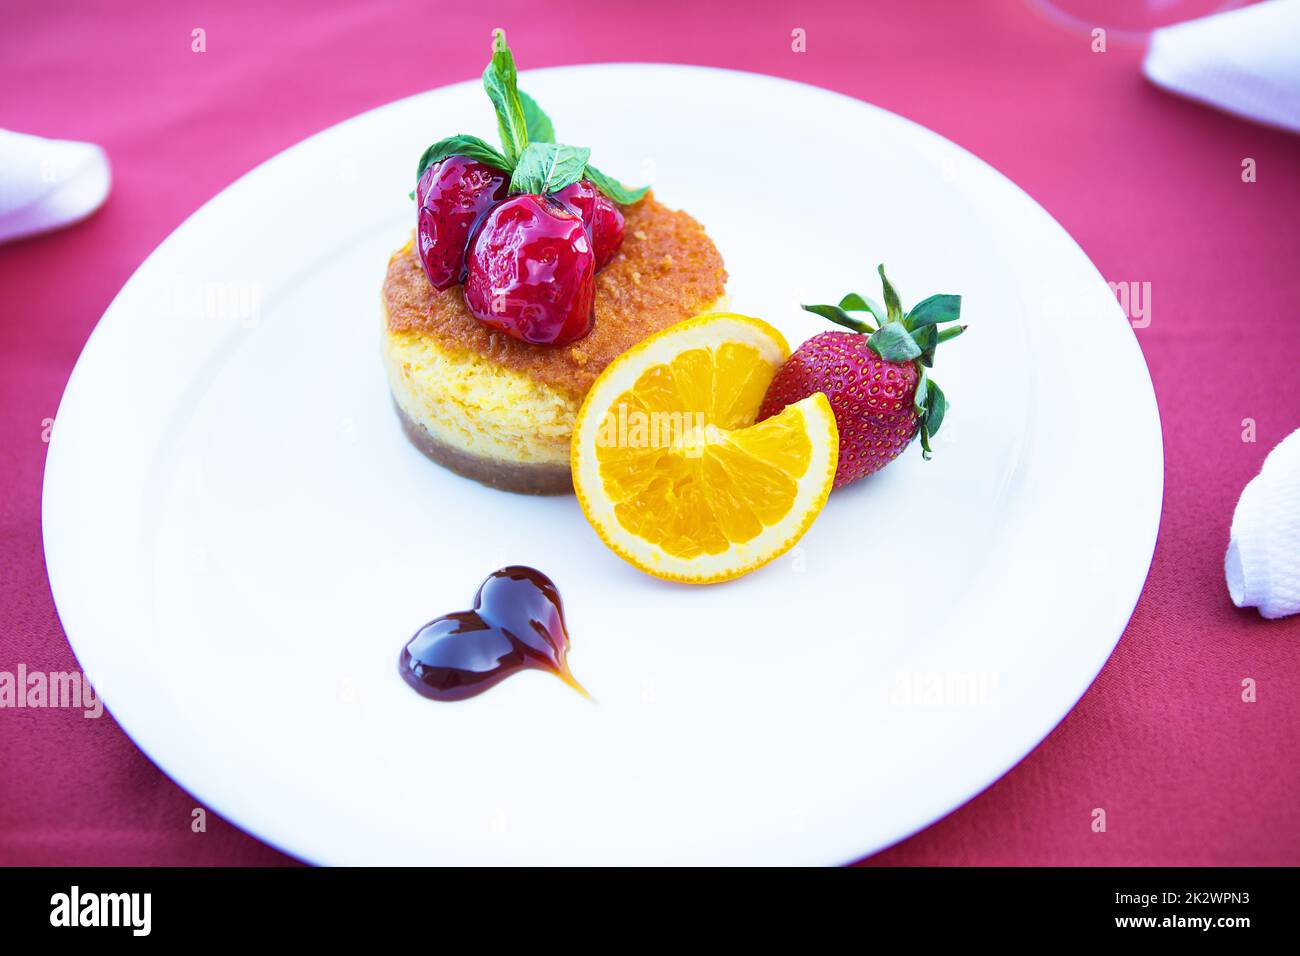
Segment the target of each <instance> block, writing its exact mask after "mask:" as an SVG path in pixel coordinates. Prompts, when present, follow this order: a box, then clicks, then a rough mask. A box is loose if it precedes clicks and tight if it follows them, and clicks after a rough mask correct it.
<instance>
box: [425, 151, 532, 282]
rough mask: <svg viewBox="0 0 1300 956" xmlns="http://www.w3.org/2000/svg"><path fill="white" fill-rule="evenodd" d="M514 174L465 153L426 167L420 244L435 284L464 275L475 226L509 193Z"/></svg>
mask: <svg viewBox="0 0 1300 956" xmlns="http://www.w3.org/2000/svg"><path fill="white" fill-rule="evenodd" d="M509 188H510V174H509V173H507V172H506V171H505V170H502V169H495V168H493V167H492V166H488V165H486V164H484V163H479V162H475V161H474V160H472V159H466V158H465V157H464V156H448V157H447V158H446V159H443V160H440V161H439V162H436V163H434V164H433V165H431V166H430V167H429V168H428V169H426V170H425V171H424V175H423V176H421V177H420V183H419V185H418V186H416V188H415V197H416V199H417V200H419V203H420V213H419V218H418V220H417V224H416V230H415V235H416V246H417V248H418V250H419V253H420V262H421V263H423V264H424V271H425V274H426V275H428V277H429V281H430V282H432V283H433V286H434V288H435V289H446V288H449V287H451V286H453V285H455V284H456V283H458V282H463V281H465V250H466V248H467V247H468V245H469V237H470V232H471V231H472V230H473V229H474V226H475V225H476V224H477V223H478V221H479V219H480V218H481V217H482V216H483V214H484V213H485V212H487V211H488V209H489V208H490V207H491V206H492V204H493V203H495V202H500V201H501V200H502V199H505V198H506V196H507V194H508V192H509Z"/></svg>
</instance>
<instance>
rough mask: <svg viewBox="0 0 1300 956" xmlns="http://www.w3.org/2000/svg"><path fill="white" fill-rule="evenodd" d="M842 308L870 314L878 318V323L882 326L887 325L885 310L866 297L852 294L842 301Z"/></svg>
mask: <svg viewBox="0 0 1300 956" xmlns="http://www.w3.org/2000/svg"><path fill="white" fill-rule="evenodd" d="M840 308H841V309H845V310H847V311H849V312H870V313H871V314H872V315H874V316H875V317H876V321H877V322H879V323H880V324H881V325H884V324H885V310H884V309H882V308H881V307H880V306H879V305H877V304H876V302H875V300H873V299H868V298H867V297H866V296H865V295H858V294H857V293H856V292H850V293H849V294H848V295H846V296H845V297H844V298H842V299H840Z"/></svg>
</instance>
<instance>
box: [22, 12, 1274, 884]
mask: <svg viewBox="0 0 1300 956" xmlns="http://www.w3.org/2000/svg"><path fill="white" fill-rule="evenodd" d="M4 6H5V7H6V9H5V10H4V11H3V21H4V28H3V29H2V30H0V126H4V127H9V128H13V129H18V130H22V131H25V132H32V133H39V134H44V135H48V136H56V137H68V138H76V139H87V140H91V141H94V142H98V143H101V144H103V145H104V146H105V147H106V148H107V150H108V152H109V154H110V156H111V158H112V161H113V166H114V172H115V187H114V192H113V195H112V197H111V199H110V200H109V202H108V204H107V206H106V207H105V208H104V209H103V210H102V211H101V212H100V213H99V214H98V215H97V216H96V217H94V218H93V219H91V220H90V221H88V222H87V223H85V224H83V225H81V226H78V227H75V228H73V229H70V230H67V231H65V232H61V233H57V234H53V235H48V236H44V237H40V238H35V239H30V240H26V241H23V242H18V243H14V244H11V245H8V246H4V247H0V302H2V303H3V308H2V309H0V399H2V401H0V437H2V441H0V482H2V484H0V489H2V490H0V535H2V538H0V670H8V671H14V670H16V669H17V666H18V664H19V663H20V662H23V663H26V664H27V666H28V667H29V668H30V669H42V670H65V669H68V668H70V667H73V666H75V665H74V661H73V659H72V655H71V652H70V650H69V648H68V645H67V642H66V639H65V638H64V635H63V632H62V630H61V629H60V627H59V622H58V620H57V618H56V616H55V612H54V607H53V604H52V603H51V599H50V592H49V587H48V584H47V581H46V576H45V568H44V564H43V560H42V552H41V528H40V511H39V508H40V493H41V474H42V468H43V463H44V457H45V445H44V444H43V442H42V438H41V432H42V420H43V419H45V418H48V417H51V416H53V415H54V412H55V409H56V407H57V404H58V401H59V396H60V394H61V393H62V390H63V386H64V383H65V382H66V380H67V377H68V373H69V371H70V370H71V368H72V365H73V363H74V362H75V360H76V358H77V355H78V353H79V351H80V349H81V347H82V344H83V343H84V342H85V340H86V337H87V336H88V334H89V333H90V330H91V328H92V327H93V326H94V324H95V322H96V320H97V319H98V318H99V316H100V315H101V313H102V312H103V310H104V308H105V307H106V306H107V305H108V303H109V301H110V300H111V299H112V297H113V295H114V294H115V293H116V292H117V290H118V289H119V288H120V287H121V285H122V284H123V283H124V282H125V281H126V279H127V277H128V276H130V274H131V273H132V271H133V270H134V269H135V268H136V267H137V266H138V265H139V264H140V262H141V261H142V260H143V259H144V257H145V256H146V254H148V252H149V251H150V250H152V249H153V247H154V246H155V245H156V244H157V243H159V242H160V241H161V240H162V239H163V238H164V237H165V236H166V235H167V234H168V233H169V232H171V230H172V229H174V228H175V227H176V226H177V225H178V224H179V223H180V222H181V221H182V220H183V219H184V218H185V217H186V216H188V215H189V214H190V213H191V212H193V211H194V210H195V209H196V208H197V207H198V206H199V205H200V204H202V203H203V202H204V201H206V200H207V199H208V198H210V197H211V196H212V195H214V194H215V193H217V192H218V191H220V190H221V189H222V188H224V187H225V186H226V185H228V184H229V183H230V182H231V181H232V180H234V179H235V178H237V177H238V176H239V175H241V174H242V173H244V172H246V171H247V170H248V169H250V168H252V167H253V166H256V165H257V164H258V163H260V162H262V161H263V160H265V159H267V158H269V157H270V156H272V155H274V154H275V153H277V152H279V151H280V150H282V149H284V148H285V147H287V146H290V145H292V144H293V143H295V142H297V141H298V140H300V139H302V138H303V137H305V136H307V135H309V134H311V133H314V132H316V131H318V130H320V129H322V128H323V127H326V126H329V125H330V124H333V123H336V122H338V121H340V120H343V119H345V118H347V117H349V116H352V115H353V114H355V113H358V112H360V111H363V110H366V109H369V108H371V107H374V106H378V105H380V104H382V103H385V102H387V101H389V100H392V99H396V98H398V97H402V96H406V95H408V94H411V93H415V92H418V91H420V90H425V89H428V88H431V87H435V86H440V85H443V84H446V83H451V82H455V81H460V80H464V79H469V78H471V77H473V76H475V75H477V74H478V73H479V71H480V70H481V68H482V65H483V60H484V55H483V54H484V48H485V43H486V38H487V36H488V31H489V29H490V28H491V27H493V26H496V25H504V26H506V27H507V28H508V29H509V31H510V37H511V43H512V45H513V46H514V48H515V49H516V50H519V51H522V55H523V57H524V63H525V64H526V65H527V66H529V67H541V66H552V65H559V64H570V63H584V62H592V61H619V60H642V61H670V62H680V63H699V64H708V65H712V66H721V67H731V68H735V69H741V70H751V71H757V72H762V73H770V74H775V75H779V76H785V77H789V78H791V79H795V80H801V81H804V82H808V83H812V84H815V85H818V86H823V87H828V88H830V89H834V90H839V91H841V92H844V93H848V94H851V95H853V96H856V97H859V98H862V99H864V100H868V101H870V102H873V103H876V104H879V105H881V106H883V107H886V108H887V109H890V110H893V111H895V112H898V113H901V114H903V115H904V116H908V117H910V118H912V119H915V120H917V121H919V122H921V123H923V124H925V125H926V126H929V127H931V128H932V129H935V130H937V131H939V132H940V133H942V134H944V135H945V136H947V137H949V138H951V139H952V140H954V141H956V142H957V143H959V144H961V145H962V146H964V147H966V148H967V149H969V150H971V151H972V152H974V153H976V154H977V155H979V156H981V157H983V158H984V159H986V160H988V161H989V162H990V163H992V164H993V165H994V166H996V167H997V168H999V169H1001V170H1002V171H1003V172H1005V173H1006V174H1007V175H1008V176H1010V177H1011V178H1012V179H1013V180H1015V181H1016V182H1017V183H1019V184H1020V185H1021V186H1022V187H1024V188H1025V189H1026V190H1027V191H1028V192H1029V193H1030V194H1031V195H1032V196H1034V197H1035V198H1036V199H1037V200H1038V201H1039V202H1041V203H1042V204H1043V205H1044V206H1045V207H1046V208H1047V209H1048V211H1049V212H1051V213H1052V214H1053V215H1054V216H1055V217H1056V218H1057V219H1058V220H1059V221H1060V222H1061V223H1062V224H1064V226H1065V227H1066V228H1067V229H1068V230H1069V231H1070V232H1071V233H1072V234H1073V235H1074V236H1075V237H1076V238H1077V239H1078V240H1079V242H1080V243H1081V244H1082V246H1083V248H1084V249H1085V250H1086V251H1087V252H1088V254H1089V255H1090V256H1091V257H1092V259H1093V261H1094V262H1095V263H1096V264H1097V265H1098V267H1099V268H1100V270H1101V272H1102V273H1103V274H1104V275H1105V276H1106V277H1107V278H1108V279H1111V280H1115V281H1119V280H1133V281H1138V282H1144V281H1149V282H1150V283H1151V285H1152V310H1151V314H1152V321H1151V324H1150V326H1149V327H1148V328H1145V329H1143V330H1141V331H1140V332H1139V333H1138V337H1139V340H1140V342H1141V345H1142V348H1143V350H1144V352H1145V353H1146V357H1147V361H1148V363H1149V364H1150V367H1151V373H1152V377H1153V378H1154V380H1155V386H1156V394H1157V396H1158V398H1159V402H1160V408H1161V412H1162V416H1163V421H1164V436H1165V455H1166V462H1167V464H1166V492H1165V506H1164V518H1163V523H1162V526H1161V531H1160V540H1159V544H1158V546H1157V549H1156V556H1155V563H1154V566H1153V567H1152V570H1151V575H1150V579H1149V580H1148V582H1147V585H1146V589H1145V591H1144V593H1143V595H1142V599H1141V601H1140V603H1139V604H1138V608H1137V611H1136V613H1135V614H1134V616H1133V620H1132V623H1131V624H1130V625H1129V627H1128V630H1127V632H1126V633H1125V635H1124V638H1123V640H1122V641H1121V642H1120V645H1119V648H1118V650H1117V651H1116V652H1115V655H1114V656H1113V658H1112V659H1111V661H1110V663H1109V664H1108V665H1107V666H1106V668H1105V670H1104V671H1103V672H1102V674H1101V676H1100V678H1099V679H1098V680H1097V682H1096V683H1095V684H1094V685H1093V687H1092V688H1091V689H1090V690H1089V691H1088V693H1087V694H1086V696H1085V697H1084V698H1083V701H1082V702H1081V703H1080V704H1079V706H1078V707H1077V708H1076V709H1075V710H1074V711H1073V712H1072V713H1071V714H1070V715H1069V717H1067V718H1066V720H1065V721H1064V722H1063V723H1062V724H1061V725H1060V726H1059V727H1058V728H1057V729H1056V730H1055V731H1054V732H1053V733H1052V734H1051V735H1050V736H1049V737H1048V739H1047V740H1046V741H1045V742H1044V743H1043V744H1042V745H1041V746H1040V747H1038V748H1037V749H1036V750H1035V751H1034V752H1033V753H1032V754H1031V755H1030V756H1029V757H1028V758H1026V759H1025V761H1024V762H1023V763H1022V764H1021V765H1020V766H1018V767H1017V768H1016V769H1014V770H1013V771H1012V772H1011V773H1009V774H1008V775H1007V776H1006V777H1004V778H1003V779H1002V780H1000V781H999V782H997V783H996V784H994V785H993V786H992V787H991V788H989V790H988V791H986V792H985V793H984V794H982V795H981V796H979V797H978V798H976V799H975V800H973V801H971V803H969V804H968V805H967V806H965V807H963V808H961V809H960V810H958V811H957V812H955V813H953V814H952V815H951V816H949V817H948V818H947V819H945V820H943V821H942V822H940V823H937V824H935V825H934V826H932V827H930V828H929V829H928V830H926V831H924V832H922V833H921V834H919V835H917V836H915V837H913V838H911V839H910V840H907V841H905V842H904V843H902V844H900V845H898V846H896V847H894V848H892V849H890V850H887V851H885V852H883V853H881V854H879V855H877V856H876V857H874V858H873V860H872V862H873V863H887V864H914V863H924V864H1003V863H1011V864H1021V863H1025V864H1029V863H1039V864H1042V863H1047V864H1090V863H1118V864H1140V863H1151V864H1156V863H1164V864H1211V863H1218V864H1225V863H1226V864H1263V863H1284V864H1297V863H1300V809H1298V805H1300V800H1298V798H1300V757H1298V756H1297V755H1298V753H1300V618H1296V619H1293V620H1290V621H1283V622H1267V621H1263V620H1262V619H1260V618H1259V617H1258V616H1257V615H1256V614H1255V613H1253V612H1246V611H1238V610H1236V609H1235V608H1233V607H1232V605H1231V603H1230V602H1229V600H1228V596H1227V593H1226V590H1225V588H1224V584H1223V575H1222V558H1223V550H1224V547H1225V545H1226V541H1227V532H1228V525H1229V521H1230V519H1231V515H1232V508H1233V505H1234V503H1235V501H1236V498H1237V495H1238V493H1239V492H1240V490H1241V488H1242V486H1243V485H1244V484H1245V483H1246V481H1247V480H1248V479H1249V478H1250V477H1251V476H1252V475H1254V474H1255V472H1256V471H1257V470H1258V468H1259V465H1260V462H1261V461H1262V460H1263V458H1264V455H1265V454H1266V452H1267V451H1268V449H1269V448H1270V447H1272V445H1274V444H1275V443H1276V442H1277V441H1279V440H1280V439H1281V438H1282V437H1283V436H1284V435H1286V434H1287V433H1288V432H1289V431H1290V430H1292V429H1294V428H1296V427H1298V426H1300V388H1297V385H1300V383H1298V382H1297V381H1296V370H1297V368H1300V324H1298V320H1297V317H1296V311H1297V304H1298V303H1300V268H1297V264H1298V263H1300V227H1298V226H1297V223H1300V177H1298V176H1297V175H1296V172H1297V170H1300V138H1297V137H1294V136H1290V135H1287V134H1284V133H1281V132H1277V131H1274V130H1269V129H1264V128H1260V127H1256V126H1252V125H1249V124H1246V123H1243V122H1240V121H1238V120H1235V119H1232V118H1230V117H1228V116H1224V115H1221V114H1218V113H1214V112H1211V111H1209V110H1206V109H1203V108H1201V107H1199V106H1195V105H1192V104H1190V103H1186V102H1183V101H1181V100H1178V99H1175V98H1172V97H1170V96H1168V95H1166V94H1164V93H1162V92H1160V91H1158V90H1156V89H1154V88H1152V87H1151V86H1149V85H1148V84H1146V83H1145V82H1144V81H1143V80H1142V78H1141V76H1140V73H1139V63H1140V58H1141V50H1140V49H1137V48H1135V47H1131V46H1128V47H1126V46H1123V45H1120V44H1118V43H1114V42H1112V44H1111V46H1110V49H1109V50H1108V52H1106V53H1104V54H1096V53H1093V52H1091V51H1090V49H1089V38H1088V36H1087V35H1086V34H1083V33H1077V32H1071V30H1070V29H1069V28H1067V27H1065V26H1064V25H1062V24H1060V23H1057V22H1053V21H1050V20H1048V19H1046V18H1045V17H1044V16H1043V15H1042V14H1040V13H1039V12H1037V11H1036V10H1035V9H1034V8H1032V7H1031V6H1029V5H1028V4H1027V3H1020V2H1012V0H1002V2H963V3H951V2H948V3H940V2H937V0H926V2H909V3H883V2H882V3H863V2H861V0H857V2H843V3H836V4H825V5H822V6H821V7H819V8H816V7H814V6H812V5H809V4H807V3H800V4H794V3H785V4H778V3H764V2H760V3H754V2H748V3H744V4H739V3H737V4H736V5H735V7H734V8H729V7H728V6H727V5H724V4H721V3H708V2H704V0H689V2H663V0H657V2H655V3H653V4H637V5H621V4H610V3H582V4H580V5H575V6H573V7H570V8H569V9H570V11H571V12H569V13H564V12H561V10H560V9H558V8H557V7H556V6H555V5H546V6H545V7H543V6H539V5H538V4H536V3H531V2H530V3H524V2H509V3H501V4H492V5H491V8H492V9H491V10H490V11H489V10H485V9H483V6H487V5H483V6H480V5H476V4H459V5H451V4H430V3H416V2H409V3H399V2H368V3H365V4H347V5H343V4H337V5H336V4H327V3H322V2H310V3H309V2H292V3H276V4H267V3H246V4H234V3H230V2H214V0H213V2H198V3H175V2H162V0H156V2H155V0H149V2H140V0H136V2H133V3H131V4H129V5H126V6H122V5H118V4H109V3H102V4H99V5H94V4H90V3H86V2H80V3H71V2H63V0H45V2H42V3H39V4H35V3H33V4H23V5H22V9H17V6H18V5H17V4H16V3H14V2H13V0H5V2H4ZM1075 6H1077V4H1075ZM435 7H436V8H438V9H437V11H436V13H435V12H434V11H435ZM194 27H203V28H204V29H206V31H207V52H206V53H204V54H202V55H198V54H195V53H192V52H191V50H190V31H191V29H192V28H194ZM796 27H802V28H803V29H805V30H806V31H807V52H806V53H804V54H795V53H793V52H792V51H791V49H790V36H791V30H792V29H794V28H796ZM629 108H638V107H637V106H634V105H632V104H629ZM641 108H650V109H656V108H671V105H670V104H656V103H654V102H653V101H650V102H647V103H646V104H644V105H643V107H641ZM718 109H719V121H720V122H725V118H726V117H725V110H726V105H725V104H719V106H718ZM828 136H832V137H833V131H828ZM737 145H738V148H739V147H740V145H741V144H737ZM819 149H820V147H818V146H817V145H816V144H809V145H808V147H807V149H806V157H805V158H806V161H807V162H809V163H814V162H817V161H818V151H819ZM823 155H826V156H828V157H829V156H833V155H834V143H833V140H831V141H828V142H827V143H826V144H824V153H823ZM1245 157H1251V158H1254V159H1255V160H1256V161H1257V163H1258V182H1256V183H1254V184H1244V183H1242V181H1241V178H1240V170H1241V162H1242V159H1243V158H1245ZM816 198H817V199H819V200H822V199H825V200H832V201H833V197H823V196H821V195H819V196H817V197H816ZM1098 387H1104V370H1099V382H1098ZM1247 417H1250V418H1254V419H1255V420H1256V421H1257V423H1258V442H1257V443H1255V444H1249V443H1244V442H1243V441H1242V440H1241V430H1242V425H1241V422H1242V419H1243V418H1247ZM1247 677H1250V678H1254V679H1255V680H1256V681H1257V684H1258V702H1256V703H1253V704H1247V703H1243V702H1242V700H1241V699H1240V691H1241V687H1240V685H1241V681H1242V679H1243V678H1247ZM194 806H195V801H194V800H193V798H191V797H190V796H189V795H187V794H185V793H184V792H182V791H181V790H179V789H178V788H177V787H176V786H175V785H174V784H173V783H171V782H170V781H169V780H168V779H167V778H166V777H165V776H164V775H163V774H162V773H160V772H159V771H158V770H157V769H156V768H155V767H154V766H153V765H152V764H150V762H149V761H148V760H147V759H146V758H145V757H144V756H143V755H142V754H140V752H139V751H137V750H136V748H135V747H134V746H133V745H132V744H131V742H130V741H129V740H128V739H127V738H126V737H125V735H123V734H122V732H121V731H120V730H119V729H118V727H117V726H116V725H115V724H114V723H113V721H112V720H111V719H110V718H108V717H107V716H106V717H105V718H104V719H101V720H98V721H95V720H85V719H83V718H82V717H81V716H80V714H79V713H75V712H70V711H59V710H40V711H37V710H3V711H0V863H10V864H13V863H38V864H45V863H51V864H52V863H76V864H108V863H123V864H185V863H208V864H226V863H257V864H262V863H281V862H286V861H287V858H286V857H284V856H282V855H280V854H279V853H277V852H276V851H274V850H272V849H270V848H268V847H265V846H263V845H262V844H261V843H259V842H258V841H256V840H254V839H252V838H251V837H248V836H246V835H244V834H243V833H241V832H239V831H238V830H236V829H235V828H233V827H231V826H229V825H227V824H225V823H223V822H221V821H219V820H216V819H211V820H210V824H209V827H208V832H206V833H203V834H195V833H192V832H191V831H190V826H189V823H190V811H191V809H192V808H193V807H194ZM1094 807H1104V808H1105V809H1106V811H1107V814H1108V830H1107V832H1106V833H1104V834H1097V833H1093V832H1092V831H1091V829H1090V826H1089V824H1090V820H1091V817H1090V812H1091V810H1092V808H1094Z"/></svg>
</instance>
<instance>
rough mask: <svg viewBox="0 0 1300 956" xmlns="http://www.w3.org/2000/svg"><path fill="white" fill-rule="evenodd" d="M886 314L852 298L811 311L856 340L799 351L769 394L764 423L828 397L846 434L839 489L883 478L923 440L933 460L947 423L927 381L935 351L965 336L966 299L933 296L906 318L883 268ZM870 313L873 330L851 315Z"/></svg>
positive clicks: (823, 337) (815, 340)
mask: <svg viewBox="0 0 1300 956" xmlns="http://www.w3.org/2000/svg"><path fill="white" fill-rule="evenodd" d="M877 271H879V273H880V281H881V282H882V283H883V284H884V289H885V308H884V309H881V308H880V306H878V305H877V304H876V303H875V302H873V301H871V300H870V299H868V298H866V297H865V296H861V295H858V294H856V293H850V294H848V295H846V296H845V297H844V298H843V299H841V300H840V304H839V305H805V306H804V308H805V309H806V310H808V311H809V312H813V313H815V314H817V315H820V316H822V317H823V318H827V319H830V320H831V321H832V322H836V323H838V324H840V325H843V326H846V327H848V328H850V329H852V330H853V331H852V332H822V333H821V334H820V335H814V336H813V337H812V338H811V339H809V340H808V341H807V342H804V343H803V345H801V346H799V348H797V349H795V351H794V354H793V355H791V356H790V358H789V360H787V361H786V363H785V364H784V365H782V366H781V368H780V369H779V370H778V371H777V373H776V377H775V378H773V379H772V384H771V385H769V386H768V389H767V395H766V396H765V397H764V398H763V405H762V408H761V409H760V410H759V414H758V417H759V419H760V420H762V419H764V418H768V417H770V416H772V415H775V414H776V413H777V412H779V411H781V409H783V408H785V407H786V406H787V405H791V404H793V403H794V402H797V401H800V400H801V399H804V398H807V397H808V396H809V395H812V394H813V393H814V392H822V393H824V394H825V395H826V397H827V398H828V399H830V403H831V409H832V410H833V411H834V412H835V424H836V425H837V426H838V427H839V431H840V463H839V468H838V469H837V470H836V472H835V485H834V487H836V488H839V487H841V486H842V485H847V484H848V483H849V482H851V481H857V480H858V479H859V478H862V477H864V476H866V475H869V474H871V473H872V472H875V471H879V470H880V469H881V468H883V467H885V465H887V464H889V463H890V462H891V461H893V460H894V459H895V458H897V457H898V456H899V455H900V454H902V452H903V449H904V448H906V447H907V446H908V445H909V444H911V442H912V439H913V438H916V437H917V435H920V437H921V449H922V456H923V457H925V458H927V459H928V458H929V457H930V438H931V436H933V435H934V434H935V433H936V432H937V431H938V430H939V425H940V424H941V423H942V422H943V416H944V413H945V412H946V411H947V408H948V401H947V399H946V398H944V394H943V390H942V389H940V388H939V386H938V384H937V383H936V382H935V381H934V380H933V379H932V378H930V376H929V372H928V369H929V368H930V367H931V366H932V365H933V364H934V352H935V348H936V347H937V346H938V344H939V343H940V342H946V341H947V340H948V339H951V338H955V337H956V336H958V335H960V334H961V333H962V332H963V331H965V329H966V326H964V325H951V326H948V327H947V328H945V329H940V325H942V324H944V323H948V322H955V321H957V319H958V318H960V316H961V296H959V295H932V296H930V297H929V298H928V299H923V300H922V301H920V302H918V303H917V304H916V305H915V306H913V307H912V310H911V311H910V312H908V313H907V314H906V315H904V314H903V309H902V306H901V305H900V303H899V300H898V293H897V292H896V291H895V290H894V287H893V286H892V285H891V284H890V282H889V279H887V278H886V277H885V267H884V266H883V265H882V266H880V267H879V268H878V270H877ZM854 312H858V313H867V314H869V315H870V316H871V317H872V318H873V319H874V320H875V324H873V323H872V322H869V321H867V320H865V319H862V318H858V317H857V316H855V315H853V314H852V313H854Z"/></svg>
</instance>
